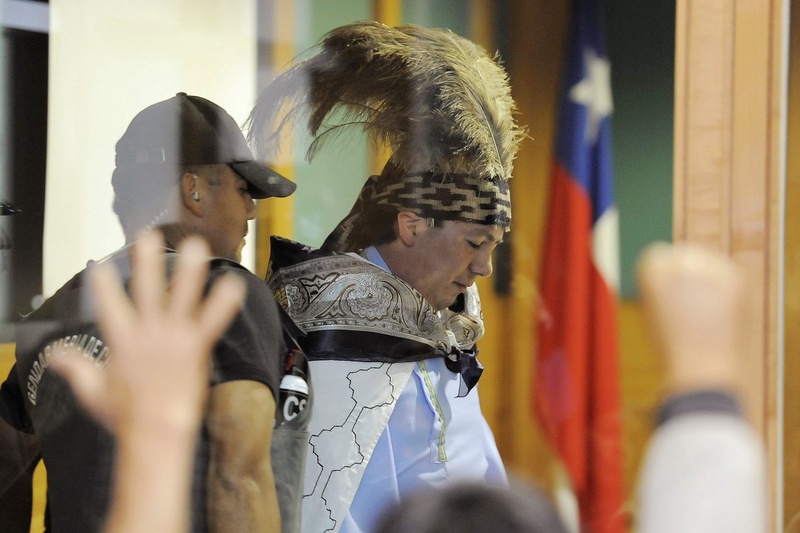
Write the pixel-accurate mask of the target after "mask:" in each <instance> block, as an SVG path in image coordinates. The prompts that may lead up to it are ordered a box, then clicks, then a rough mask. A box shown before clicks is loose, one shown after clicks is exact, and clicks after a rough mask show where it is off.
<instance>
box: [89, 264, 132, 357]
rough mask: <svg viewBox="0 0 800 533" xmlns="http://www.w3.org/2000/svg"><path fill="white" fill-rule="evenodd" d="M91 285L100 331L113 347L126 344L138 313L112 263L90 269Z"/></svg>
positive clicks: (96, 265)
mask: <svg viewBox="0 0 800 533" xmlns="http://www.w3.org/2000/svg"><path fill="white" fill-rule="evenodd" d="M89 283H90V286H91V290H92V297H93V298H94V301H95V305H96V306H97V322H98V324H99V326H100V329H101V330H102V331H103V332H104V335H105V336H106V337H107V338H108V339H109V343H110V344H111V345H113V344H114V343H115V342H119V341H123V342H124V341H125V339H127V331H128V330H129V329H130V327H131V325H132V324H133V322H134V321H135V320H136V312H135V310H134V309H133V306H132V305H131V302H130V300H129V299H128V295H127V294H126V293H125V290H124V289H123V288H122V283H121V282H120V278H119V274H118V273H117V271H116V269H115V268H114V266H113V265H111V264H110V263H99V264H95V265H93V266H92V267H91V268H90V269H89Z"/></svg>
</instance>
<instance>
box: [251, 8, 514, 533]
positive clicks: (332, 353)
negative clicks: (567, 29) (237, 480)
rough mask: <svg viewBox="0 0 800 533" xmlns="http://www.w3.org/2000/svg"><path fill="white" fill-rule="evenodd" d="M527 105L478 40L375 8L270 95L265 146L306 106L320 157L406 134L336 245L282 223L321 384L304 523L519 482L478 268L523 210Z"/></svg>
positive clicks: (291, 293) (285, 263) (256, 134)
mask: <svg viewBox="0 0 800 533" xmlns="http://www.w3.org/2000/svg"><path fill="white" fill-rule="evenodd" d="M335 111H338V113H334V114H333V115H334V116H336V117H339V118H340V121H339V122H333V118H332V112H335ZM513 113H514V102H513V100H512V99H511V95H510V88H509V86H508V78H507V75H506V73H505V71H504V70H503V69H502V67H500V66H499V65H498V63H497V61H496V60H495V59H494V58H492V57H490V56H488V55H487V54H486V52H485V51H484V50H483V49H481V48H480V47H478V46H476V45H475V44H474V43H472V42H470V41H468V40H467V39H464V38H462V37H459V36H457V35H455V34H454V33H452V32H450V31H449V30H441V29H427V28H422V27H419V26H412V25H408V26H402V27H398V28H390V27H388V26H385V25H382V24H378V23H374V22H360V23H354V24H349V25H346V26H342V27H340V28H337V29H335V30H333V31H331V32H330V33H329V34H328V35H326V36H325V38H324V39H323V41H322V42H321V44H320V47H319V50H318V52H317V53H316V54H315V55H313V56H311V57H309V58H308V59H305V60H304V61H302V62H299V63H297V64H296V65H294V66H293V67H292V68H290V69H289V70H287V71H286V72H284V73H283V74H281V75H280V76H278V78H276V79H275V80H274V81H273V82H272V83H271V84H270V86H269V87H268V88H267V89H266V90H265V91H264V93H263V94H262V95H261V96H260V97H259V100H258V102H257V104H256V107H255V109H254V110H253V113H252V115H251V120H250V139H251V141H252V142H253V144H254V146H255V148H256V150H257V151H258V153H259V155H260V156H261V157H263V158H265V159H269V158H271V157H272V156H273V155H274V150H275V149H276V147H277V144H278V140H277V139H279V138H280V135H281V130H282V129H283V128H284V127H286V126H287V125H289V124H291V123H297V122H299V121H301V120H302V121H304V122H306V123H307V125H308V128H309V130H310V132H311V133H312V135H313V136H314V141H313V142H312V144H311V146H310V148H309V152H308V155H309V157H311V156H313V154H314V153H315V151H316V150H318V149H319V148H320V146H321V145H322V143H323V141H324V140H326V139H328V138H331V137H332V136H335V135H336V134H338V133H341V132H343V131H346V130H347V129H348V128H346V126H353V125H355V126H356V127H359V128H360V129H363V130H364V131H366V132H367V133H369V134H370V135H371V136H372V137H373V138H374V139H376V140H378V141H381V142H383V143H385V144H386V145H387V146H388V147H389V149H390V151H391V157H390V159H389V162H388V163H387V164H386V166H385V167H384V169H383V171H382V172H381V174H380V175H377V176H372V177H370V178H369V179H368V180H367V182H366V184H365V185H364V187H363V188H362V190H361V193H360V194H359V197H358V199H357V201H356V203H355V205H354V206H353V208H352V210H351V211H350V213H349V214H348V215H347V217H345V219H344V220H343V221H342V222H340V223H339V225H338V226H337V227H336V228H335V229H334V230H333V232H332V233H331V234H330V235H329V237H328V238H327V239H326V241H325V243H324V244H323V246H322V249H320V250H316V249H312V248H309V247H305V246H302V245H299V244H297V243H293V242H291V241H286V240H280V239H273V244H272V256H271V264H270V269H269V272H268V274H267V281H268V283H269V284H270V286H271V287H272V289H273V291H275V294H276V296H277V298H278V301H279V302H281V303H282V304H283V305H284V306H285V307H286V309H287V311H288V312H289V313H290V314H291V315H292V316H293V318H294V319H295V320H296V321H297V322H298V323H299V324H300V326H301V327H303V328H304V329H305V330H306V332H307V335H306V337H305V338H304V339H303V341H301V345H302V347H303V349H304V350H305V351H306V353H307V354H308V356H309V359H311V360H312V375H313V379H314V385H315V391H316V394H317V399H316V400H315V407H314V412H313V414H312V421H311V425H310V428H309V429H310V433H311V434H310V438H309V444H310V446H309V456H308V461H307V463H306V474H305V489H304V500H303V529H304V530H305V531H309V532H311V531H314V532H318V531H333V532H336V531H342V532H344V531H347V532H362V531H370V530H372V528H373V526H374V523H375V520H376V519H377V517H378V516H379V515H380V513H381V512H382V511H383V510H384V509H385V508H387V507H388V506H390V505H392V504H395V503H397V502H398V501H399V499H400V498H401V497H402V496H403V495H404V494H406V493H408V492H410V491H412V490H415V489H417V488H421V487H424V486H441V485H444V484H447V483H450V482H453V481H455V480H464V479H469V480H479V481H484V482H487V483H493V484H505V483H506V482H507V480H506V474H505V470H504V468H503V464H502V461H501V459H500V456H499V454H498V451H497V447H496V445H495V441H494V437H493V435H492V432H491V430H490V429H489V427H488V425H487V423H486V420H485V419H484V417H483V414H482V413H481V410H480V404H479V400H478V391H477V389H475V388H474V386H475V384H476V382H477V380H478V377H479V376H480V373H481V372H482V366H481V365H480V363H479V362H478V361H477V359H476V355H477V349H476V347H475V345H476V342H477V341H478V340H479V339H480V338H481V336H482V335H483V320H482V316H481V311H480V301H479V298H478V294H477V290H476V287H475V285H474V282H475V279H476V278H477V277H478V276H489V275H490V274H491V273H492V258H491V255H492V251H493V250H494V248H495V247H496V246H497V245H498V244H499V243H500V242H501V240H502V239H503V235H504V233H505V232H506V231H507V230H508V229H509V225H510V222H511V204H510V195H509V186H508V179H509V178H510V177H511V170H512V162H513V159H514V155H515V153H516V151H517V148H518V146H519V143H520V140H521V138H522V136H523V132H522V130H521V129H520V128H519V127H518V126H517V124H516V123H515V120H514V118H513ZM341 117H344V118H343V119H342V118H341Z"/></svg>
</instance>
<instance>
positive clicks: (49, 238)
mask: <svg viewBox="0 0 800 533" xmlns="http://www.w3.org/2000/svg"><path fill="white" fill-rule="evenodd" d="M255 9H256V8H255V0H113V1H110V0H80V1H75V0H51V1H50V17H51V32H50V72H49V78H50V79H49V104H48V105H49V114H48V139H47V144H48V158H47V197H46V204H45V205H46V208H45V231H44V293H45V295H51V294H52V293H53V292H54V291H55V290H56V289H58V288H59V287H60V286H61V285H63V284H64V282H66V281H67V280H68V279H69V278H70V277H71V276H72V275H74V274H75V273H76V272H77V271H79V270H81V269H82V268H83V267H84V266H85V264H86V262H87V261H88V260H89V259H99V258H101V257H103V256H105V255H107V254H109V253H111V252H113V251H114V250H115V249H117V248H118V247H120V246H121V245H122V244H123V243H124V238H123V236H122V230H121V229H120V227H119V223H118V222H117V219H116V216H115V215H114V212H113V210H112V208H111V202H112V199H113V191H112V188H111V173H112V171H113V169H114V145H115V143H116V141H117V140H118V139H119V137H120V136H121V135H122V134H123V132H124V131H125V128H126V127H127V125H128V123H129V122H130V120H131V119H132V118H133V116H134V115H135V114H136V113H137V112H139V111H140V110H141V109H143V108H145V107H147V106H148V105H150V104H152V103H155V102H157V101H160V100H164V99H166V98H169V97H171V96H173V95H174V94H175V93H176V92H179V91H184V92H187V93H189V94H197V95H200V96H203V97H206V98H209V99H210V100H212V101H214V102H216V103H218V104H220V105H221V106H222V107H224V108H225V109H226V110H227V111H228V112H229V113H230V114H231V115H232V116H233V117H234V118H235V119H236V120H237V121H238V122H239V123H241V122H243V121H244V119H245V118H246V117H247V114H248V112H249V110H250V108H251V107H252V104H253V101H254V99H255V65H256V32H255V30H256V26H255V24H256V22H255V14H256V11H255ZM253 231H254V228H253V227H251V235H252V232H253ZM248 240H249V241H250V242H251V243H254V242H255V239H254V238H250V239H248ZM253 253H254V252H253V249H252V247H251V245H250V244H248V248H246V249H245V256H244V260H243V263H244V264H245V265H246V266H248V267H251V268H252V264H253Z"/></svg>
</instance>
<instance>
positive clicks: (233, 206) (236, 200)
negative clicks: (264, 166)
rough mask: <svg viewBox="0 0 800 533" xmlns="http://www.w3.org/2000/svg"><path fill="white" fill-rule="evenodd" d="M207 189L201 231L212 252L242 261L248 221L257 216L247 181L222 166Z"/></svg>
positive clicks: (230, 169)
mask: <svg viewBox="0 0 800 533" xmlns="http://www.w3.org/2000/svg"><path fill="white" fill-rule="evenodd" d="M199 179H206V178H204V177H202V176H200V177H199ZM207 181H208V180H207ZM206 190H207V194H208V199H207V211H206V212H207V216H206V217H205V218H204V219H203V222H202V226H203V227H202V228H201V233H202V235H203V236H204V237H205V238H206V240H208V244H209V246H210V247H211V253H212V254H214V255H215V256H217V257H224V258H226V259H232V260H234V261H237V262H238V261H241V259H242V247H243V246H244V237H245V235H247V221H248V220H252V219H254V218H255V216H256V204H255V202H254V201H253V197H252V196H250V193H249V192H248V191H247V182H246V181H245V180H244V178H242V177H241V176H239V175H238V174H237V173H236V172H234V171H233V169H232V168H230V167H229V166H228V165H224V166H222V170H221V171H220V172H219V175H218V178H217V179H216V180H211V181H208V186H207V188H206Z"/></svg>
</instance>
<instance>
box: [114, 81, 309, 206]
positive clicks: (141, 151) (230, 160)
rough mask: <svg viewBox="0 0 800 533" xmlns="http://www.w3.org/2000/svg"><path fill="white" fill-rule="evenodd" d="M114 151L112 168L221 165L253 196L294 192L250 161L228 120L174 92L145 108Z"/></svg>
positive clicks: (292, 187)
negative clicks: (239, 178) (239, 180)
mask: <svg viewBox="0 0 800 533" xmlns="http://www.w3.org/2000/svg"><path fill="white" fill-rule="evenodd" d="M116 148H117V157H116V165H117V167H118V168H122V167H126V166H146V165H153V166H161V165H173V166H174V167H175V168H180V166H183V165H213V164H227V165H230V167H231V168H233V170H234V171H236V173H238V174H239V175H240V176H241V177H242V178H244V179H245V180H246V181H247V183H249V185H250V193H251V194H252V196H253V198H267V197H270V196H277V197H284V196H289V195H290V194H292V193H293V192H294V190H295V188H296V185H295V184H294V182H292V181H289V180H288V179H286V178H284V177H283V176H281V175H280V174H278V173H277V172H275V171H274V170H272V169H271V168H269V167H268V166H266V165H264V164H263V163H260V162H258V161H256V160H255V158H254V157H253V152H251V151H250V148H249V147H248V146H247V141H245V139H244V135H242V131H241V129H239V126H238V125H237V124H236V121H235V120H234V119H233V117H231V116H230V115H229V114H228V113H227V112H226V111H225V110H224V109H222V108H221V107H220V106H218V105H217V104H215V103H214V102H212V101H210V100H206V99H205V98H201V97H200V96H191V95H187V94H186V93H178V94H176V95H175V96H174V97H172V98H170V99H168V100H164V101H162V102H158V103H156V104H153V105H151V106H149V107H146V108H145V109H143V110H142V111H140V112H139V114H137V115H136V116H135V117H134V118H133V120H132V121H131V123H130V124H129V125H128V129H127V130H126V131H125V133H124V134H123V135H122V137H121V138H120V140H119V141H117V147H116Z"/></svg>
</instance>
